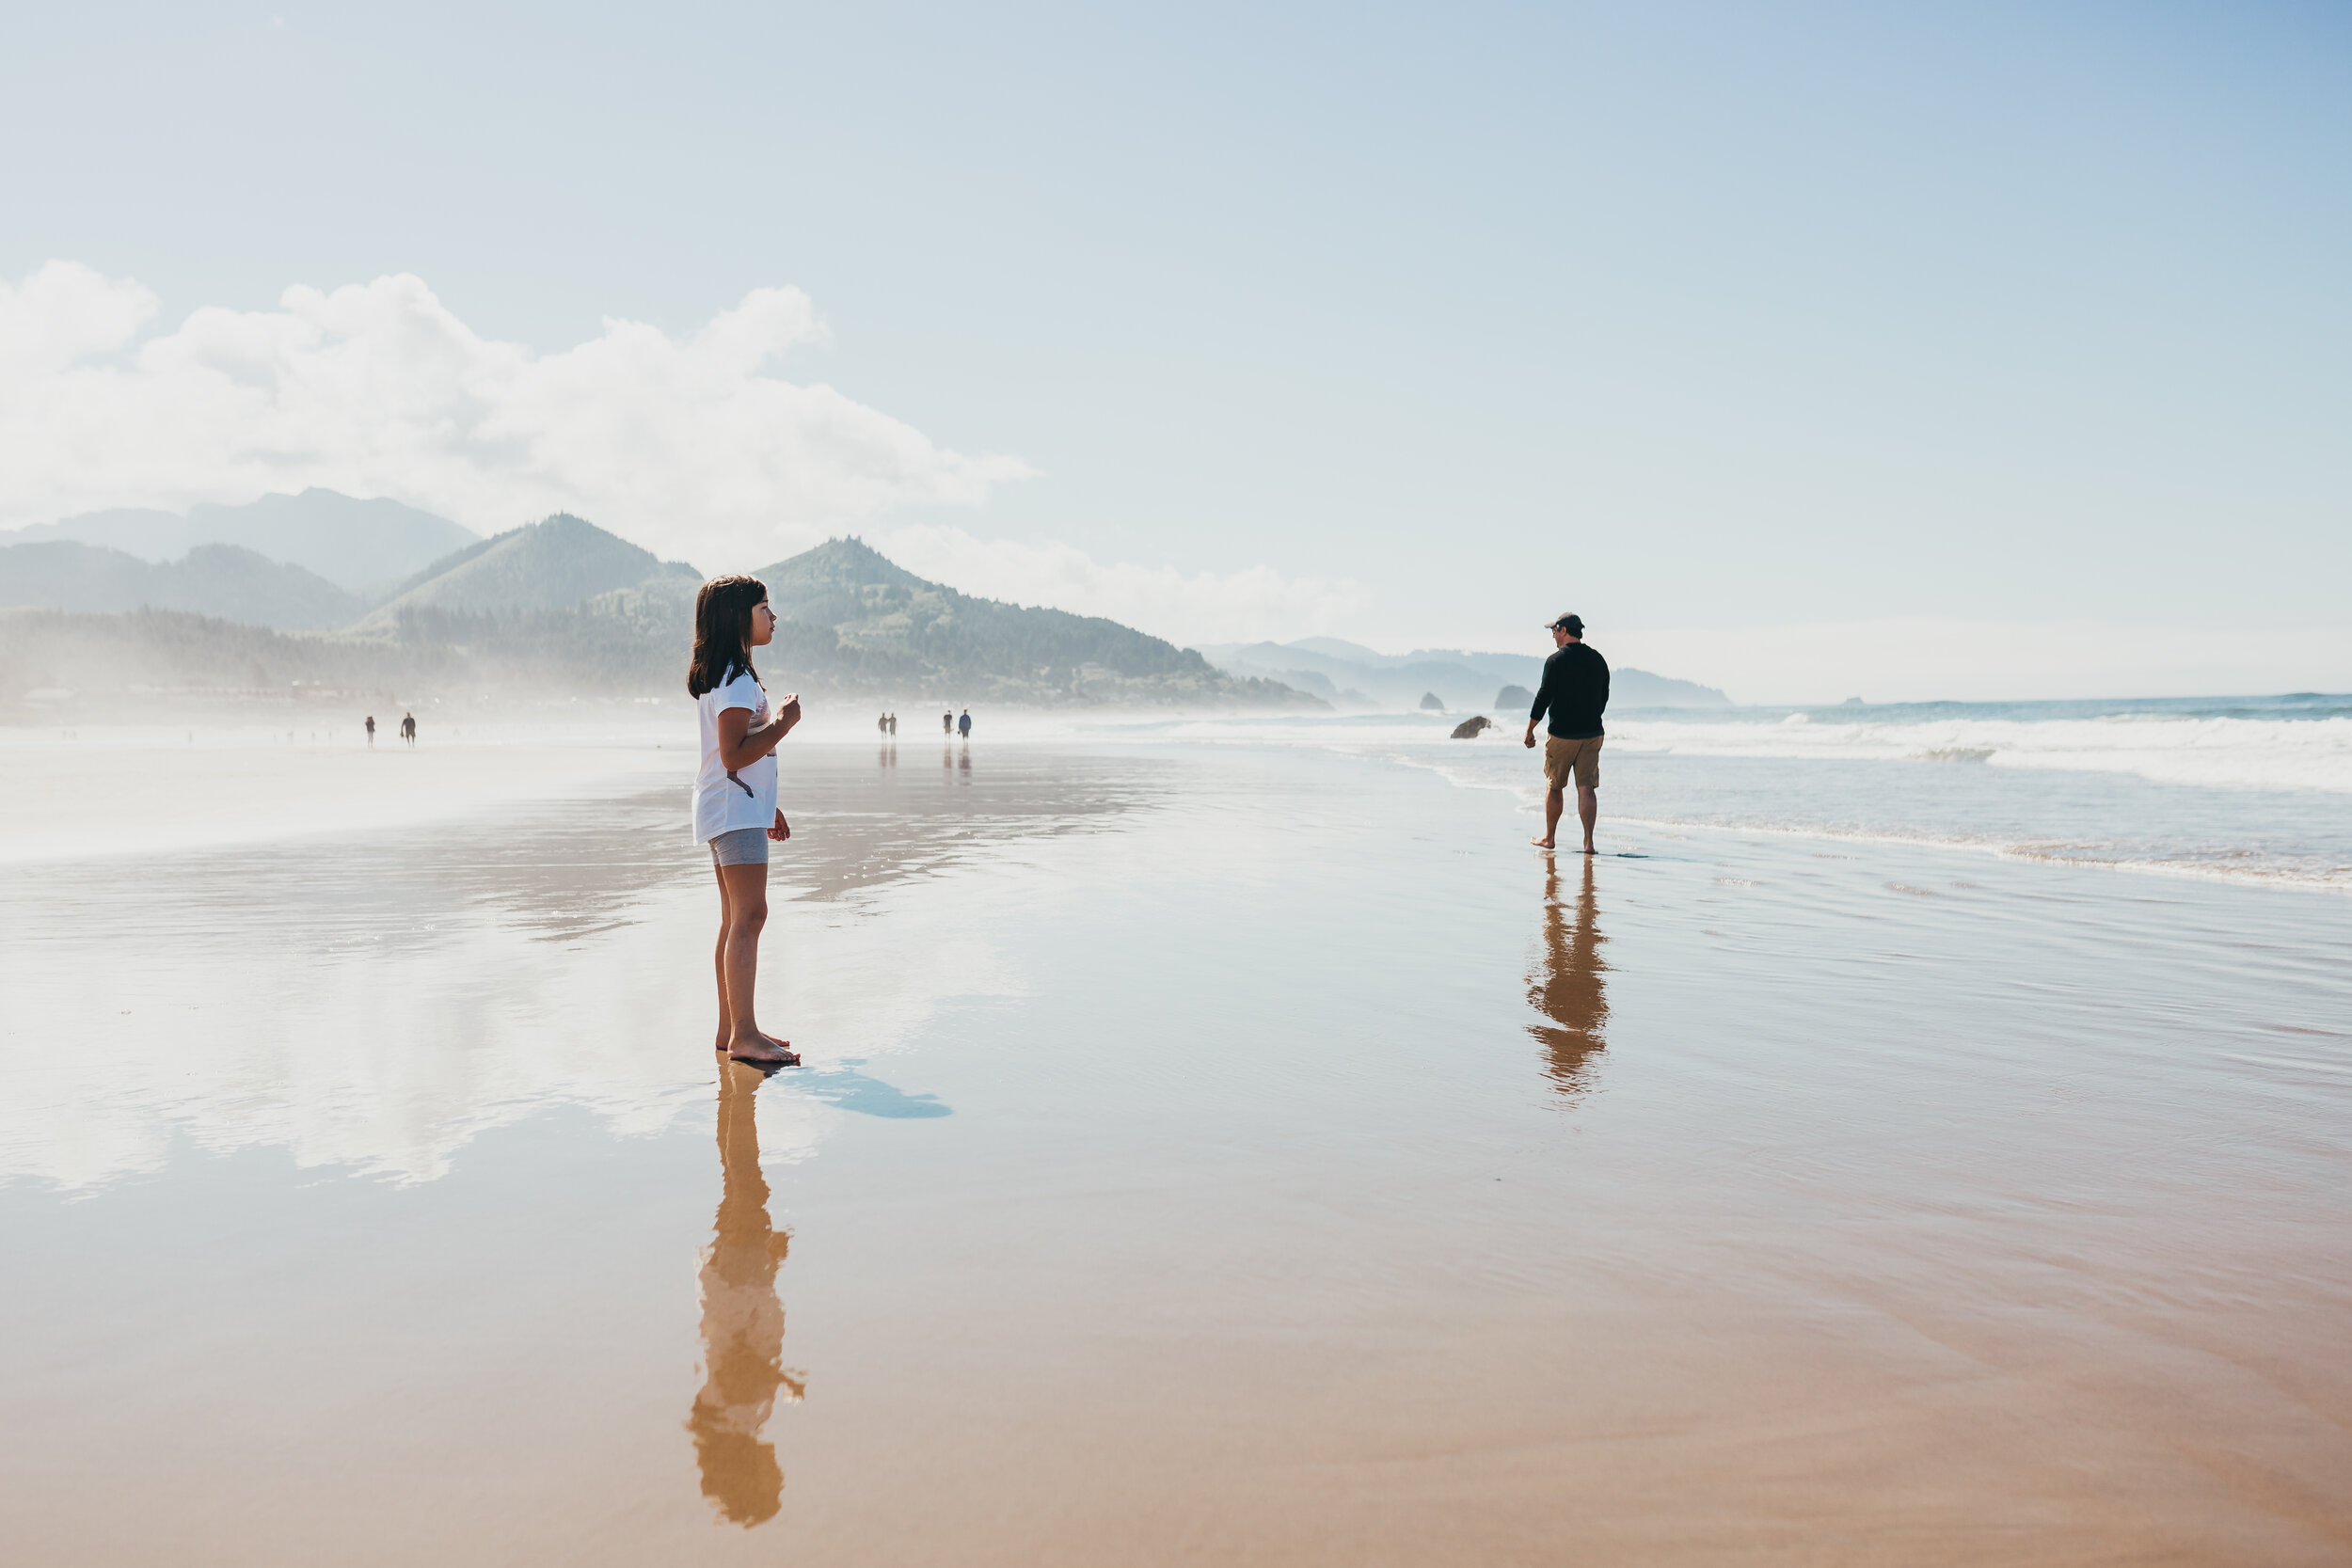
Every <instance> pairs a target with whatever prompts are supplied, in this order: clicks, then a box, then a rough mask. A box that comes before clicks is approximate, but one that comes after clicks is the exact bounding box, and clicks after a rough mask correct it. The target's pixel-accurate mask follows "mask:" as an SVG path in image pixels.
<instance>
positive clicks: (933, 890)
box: [0, 738, 2352, 1564]
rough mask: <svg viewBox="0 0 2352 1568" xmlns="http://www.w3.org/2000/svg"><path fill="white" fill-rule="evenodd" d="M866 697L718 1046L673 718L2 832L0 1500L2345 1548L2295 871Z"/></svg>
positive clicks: (202, 1525)
mask: <svg viewBox="0 0 2352 1568" xmlns="http://www.w3.org/2000/svg"><path fill="white" fill-rule="evenodd" d="M893 755H894V753H893V752H892V751H891V750H889V749H885V748H882V747H880V746H877V745H874V744H870V743H869V744H866V745H862V746H856V747H849V746H826V747H812V748H808V749H806V750H804V751H803V752H801V753H800V754H798V755H797V756H796V757H795V758H794V759H793V762H792V766H791V767H790V768H788V770H787V783H786V798H787V809H788V810H789V811H790V812H791V814H792V816H793V821H794V827H795V832H796V836H795V838H794V840H793V843H792V845H791V846H790V847H789V848H788V849H787V850H786V851H784V853H783V855H782V857H781V858H780V860H779V862H778V865H777V872H776V879H777V888H776V891H777V894H778V904H777V909H776V914H775V917H774V919H773V921H772V923H771V927H770V933H769V938H768V943H767V949H766V951H767V959H766V965H767V974H766V977H765V980H764V984H763V1001H762V1016H763V1022H767V1023H768V1024H769V1026H770V1027H771V1028H772V1029H776V1030H777V1031H778V1032H781V1033H788V1034H790V1035H791V1036H792V1037H793V1038H794V1040H795V1042H796V1044H797V1045H798V1046H799V1048H800V1049H802V1050H803V1052H804V1053H805V1054H806V1056H807V1060H808V1063H809V1066H808V1068H807V1069H804V1070H803V1071H801V1072H797V1073H786V1074H780V1075H778V1076H777V1077H775V1078H773V1079H771V1080H767V1081H765V1082H763V1081H761V1080H760V1079H758V1078H757V1077H756V1075H755V1074H752V1073H750V1072H748V1071H747V1070H744V1069H728V1070H727V1071H726V1072H724V1073H723V1072H722V1071H721V1069H720V1068H719V1066H718V1065H717V1063H716V1062H715V1061H714V1059H713V1057H712V1055H711V1053H710V1051H709V1037H710V1027H711V1013H712V1006H711V1002H710V998H709V997H708V995H707V991H708V990H709V986H710V982H709V941H710V932H711V928H712V926H713V920H714V916H713V911H712V909H711V907H710V906H711V905H712V903H713V897H712V895H711V893H710V889H709V885H708V884H709V880H710V874H709V871H708V869H707V861H701V860H698V859H697V857H696V852H695V851H693V850H692V849H691V847H688V846H686V845H685V844H684V843H683V842H682V840H683V837H684V835H683V833H682V832H680V831H679V829H678V827H677V823H678V821H679V817H680V808H679V804H678V797H677V793H676V790H675V785H673V784H668V783H666V782H664V783H659V784H658V785H657V786H656V787H637V788H634V789H633V791H622V792H620V793H618V794H615V795H609V796H607V797H605V798H599V799H590V800H559V801H543V802H540V803H539V804H537V805H535V806H533V807H531V808H529V809H528V810H526V809H524V808H521V807H516V806H496V805H493V804H485V805H482V806H481V807H480V809H478V810H477V811H476V812H475V813H474V815H473V816H469V817H468V818H465V819H462V820H459V821H443V822H439V823H418V822H413V821H412V822H411V823H409V824H408V825H407V826H405V828H402V829H400V830H398V831H389V830H385V831H374V830H367V831H351V832H342V833H339V834H337V835H334V836H332V837H325V836H314V837H310V838H303V839H291V840H287V841H285V842H283V843H281V844H277V845H273V846H271V847H270V848H269V850H268V852H267V853H262V852H259V851H257V850H255V849H253V848H252V847H210V848H203V847H199V848H194V849H190V850H188V851H185V852H182V853H174V854H159V855H156V856H154V857H152V858H151V859H149V860H148V861H146V862H145V863H144V864H143V865H142V867H141V875H139V876H136V877H133V876H128V875H126V874H125V872H126V869H127V868H126V867H125V866H123V865H122V864H121V863H119V862H114V863H104V864H99V863H85V862H79V861H76V860H74V859H72V857H64V858H58V857H55V856H53V857H50V858H45V859H42V860H40V861H39V862H25V863H15V864H11V865H9V866H8V867H7V868H6V877H5V880H4V881H0V923H4V924H0V990H4V991H5V996H6V1001H5V1004H0V1028H4V1029H5V1034H4V1035H0V1182H5V1184H0V1235H5V1237H6V1239H7V1241H8V1243H9V1250H10V1255H11V1256H12V1257H14V1258H16V1259H20V1260H21V1265H20V1267H18V1268H15V1269H11V1270H10V1271H9V1272H8V1278H7V1279H6V1281H5V1282H0V1476H5V1481H6V1484H5V1485H0V1540H4V1541H7V1542H8V1543H9V1544H10V1545H11V1554H10V1555H11V1556H12V1557H16V1558H18V1559H19V1560H26V1561H39V1562H43V1563H80V1562H90V1563H102V1562H103V1563H120V1562H141V1561H156V1560H169V1561H174V1562H183V1563H213V1562H217V1563H256V1562H277V1561H289V1562H291V1561H311V1560H320V1559H322V1558H325V1559H327V1560H337V1561H344V1562H361V1563H374V1562H383V1563H394V1562H400V1563H405V1562H414V1561H420V1560H435V1561H445V1562H458V1563H470V1562H485V1563H487V1562H520V1561H553V1560H562V1561H567V1562H590V1563H600V1562H612V1563H640V1562H647V1561H677V1562H702V1561H711V1562H733V1561H772V1560H779V1559H787V1560H793V1561H797V1562H803V1563H842V1564H853V1563H854V1564H873V1563H894V1562H904V1563H934V1562H940V1561H956V1562H962V1563H1000V1562H1001V1563H1008V1564H1010V1563H1072V1564H1077V1563H1089V1564H1096V1563H1124V1562H1134V1563H1167V1562H1193V1561H1198V1562H1219V1563H1225V1562H1264V1563H1332V1564H1339V1563H1364V1562H1375V1563H1399V1564H1404V1563H1413V1564H1422V1563H1428V1562H1433V1561H1462V1562H1482V1563H1483V1562H1502V1563H1513V1562H1528V1563H1551V1562H1567V1561H1592V1562H1612V1563H1645V1562H1660V1563H1681V1562H1693V1563H1700V1562H1704V1563H1712V1562H1742V1563H1744V1562H1788V1563H1839V1562H1856V1563H1860V1562H1873V1563H1875V1562H1903V1563H1937V1562H1969V1563H1977V1562H1983V1563H1994V1562H1997V1563H2045V1562H2046V1563H2063V1562H2133V1563H2141V1562H2182V1563H2207V1562H2214V1563H2218V1562H2245V1563H2326V1562H2342V1561H2344V1560H2347V1558H2352V1430H2348V1429H2352V1361H2348V1360H2347V1358H2346V1357H2345V1356H2344V1354H2343V1346H2344V1343H2345V1342H2346V1340H2347V1337H2348V1334H2352V1248H2347V1247H2346V1246H2345V1245H2344V1237H2345V1236H2346V1235H2352V1183H2347V1182H2346V1180H2345V1177H2346V1175H2347V1169H2348V1167H2352V1115H2347V1113H2348V1112H2352V1023H2347V1022H2346V1021H2347V1020H2352V907H2347V906H2345V905H2344V901H2343V900H2342V899H2341V898H2340V897H2336V896H2333V895H2325V894H2300V893H2292V892H2279V891H2268V890H2246V889H2238V888H2232V887H2226V886H2209V885H2201V884H2196V883H2186V882H2182V883H2173V882H2168V881H2162V880H2159V879H2132V878H2130V877H2127V876H2122V875H2118V874H2116V873H2113V872H2108V871H2103V870H2093V869H2081V868H2072V867H2064V866H2050V865H2032V864H2009V863H1998V862H1989V861H1986V860H1984V859H1982V858H1980V857H1971V858H1963V857H1959V856H1955V855H1952V854H1949V853H1945V852H1937V851H1932V850H1928V849H1910V848H1905V847H1899V846H1884V847H1858V846H1854V845H1851V844H1837V843H1830V842H1825V841H1808V840H1804V839H1801V838H1796V837H1791V836H1788V835H1773V836H1769V837H1757V838H1755V839H1748V838H1743V837H1741V836H1740V835H1739V834H1737V833H1695V834H1691V835H1674V834H1670V833H1667V832H1661V831H1658V830H1654V829H1643V830H1637V831H1627V832H1616V831H1613V830H1612V829H1611V828H1610V826H1609V825H1608V823H1607V821H1606V819H1604V828H1603V835H1602V836H1603V843H1604V847H1605V848H1608V849H1611V850H1613V851H1614V852H1613V853H1611V854H1609V855H1606V856H1604V857H1603V858H1602V859H1600V860H1599V861H1598V862H1597V863H1591V864H1587V863H1583V862H1582V861H1581V859H1579V858H1577V857H1569V856H1564V857H1560V858H1559V859H1558V861H1557V862H1556V863H1548V862H1547V860H1546V858H1545V857H1543V856H1541V855H1539V854H1537V853H1535V852H1534V851H1531V850H1528V849H1526V848H1525V847H1524V841H1525V838H1526V836H1527V834H1526V822H1527V817H1526V816H1525V811H1524V804H1525V803H1524V802H1513V801H1511V800H1507V799H1504V798H1502V797H1501V796H1499V795H1495V794H1493V793H1491V792H1486V791H1477V790H1464V789H1458V788H1454V787H1452V786H1450V785H1448V784H1445V783H1444V782H1443V781H1441V780H1439V779H1438V778H1436V777H1434V776H1432V775H1431V774H1429V773H1427V772H1425V771H1421V770H1416V769H1413V768H1397V767H1382V766H1378V765H1371V764H1366V763H1363V762H1361V761H1357V760H1350V759H1345V758H1341V757H1336V756H1331V755H1324V754H1317V753H1311V752H1284V751H1280V750H1277V749H1270V748H1269V749H1254V748H1248V747H1232V748H1222V749H1217V750H1215V751H1210V750H1205V749H1190V750H1187V749H1185V748H1182V747H1166V748H1152V747H1103V748H1098V749H1095V750H1093V751H1088V750H1086V749H1084V748H1081V747H1077V746H1075V745H1069V746H1062V747H1058V748H1048V747H1021V746H1003V747H998V748H995V749H993V750H992V749H989V748H987V747H984V746H974V747H972V748H970V749H969V750H968V751H967V750H966V749H965V748H963V747H961V746H952V747H950V746H943V745H940V744H937V743H930V742H921V741H915V742H909V741H908V740H906V739H904V738H902V739H901V740H900V742H899V744H898V747H897V748H896V751H895V761H894V760H893ZM967 762H968V766H966V764H967ZM488 799H489V797H488V796H487V795H485V797H484V800H488Z"/></svg>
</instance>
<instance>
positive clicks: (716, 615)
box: [686, 577, 801, 1067]
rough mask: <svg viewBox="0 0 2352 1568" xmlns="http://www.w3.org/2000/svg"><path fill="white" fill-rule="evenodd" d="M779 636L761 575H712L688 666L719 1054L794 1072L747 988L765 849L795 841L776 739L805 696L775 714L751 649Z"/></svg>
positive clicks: (786, 1048) (763, 912)
mask: <svg viewBox="0 0 2352 1568" xmlns="http://www.w3.org/2000/svg"><path fill="white" fill-rule="evenodd" d="M775 635H776V612H775V611H774V610H771V609H769V608H768V588H767V585H766V584H765V583H763V582H761V581H760V580H759V579H758V578H744V577H730V578H711V579H710V580H709V581H708V582H706V583H704V584H703V586H702V592H701V593H699V594H695V595H694V660H693V663H692V665H691V667H690V668H689V669H688V670H687V673H686V690H687V694H688V695H690V696H691V697H692V698H693V699H694V700H695V702H696V703H698V704H699V705H701V709H702V744H703V760H702V771H701V772H700V773H698V774H697V775H696V776H695V779H694V842H696V843H697V844H707V845H709V846H710V863H711V864H712V865H713V866H715V867H716V868H717V870H718V874H719V951H718V959H717V967H718V973H719V1049H720V1050H721V1051H723V1052H725V1053H727V1054H728V1055H729V1056H732V1057H733V1058H735V1059H736V1060H737V1061H739V1062H750V1063H753V1064H755V1065H756V1066H759V1067H798V1066H799V1065H800V1062H801V1058H800V1057H799V1056H798V1055H796V1054H795V1053H793V1052H792V1051H791V1050H790V1045H791V1042H790V1041H789V1040H780V1039H777V1038H775V1037H773V1036H771V1035H763V1034H761V1033H760V1032H759V1025H758V1023H757V1022H755V1021H754V1019H753V1016H752V990H753V988H754V984H755V981H756V980H757V978H758V975H759V933H760V928H761V927H764V926H766V925H767V924H768V844H769V841H770V840H771V839H772V840H774V841H775V842H777V843H779V844H781V843H783V842H784V841H785V840H786V839H787V838H790V837H791V836H792V830H791V829H790V828H788V827H787V826H786V825H785V821H784V813H783V812H782V811H780V810H778V809H777V807H776V759H775V756H774V754H773V753H774V752H775V749H776V742H777V741H779V740H782V739H783V738H784V737H785V736H786V735H787V734H788V733H790V731H791V728H792V726H793V725H795V724H797V723H799V722H800V721H801V699H800V698H799V696H798V695H787V697H786V698H785V699H784V702H783V704H782V705H779V706H777V707H776V708H774V709H772V710H771V708H770V707H769V705H768V693H767V691H766V690H765V689H762V688H761V686H760V684H759V673H758V672H757V671H755V670H754V669H753V668H752V650H753V649H754V648H764V647H766V646H767V645H768V643H769V641H771V640H772V639H773V638H774V637H775Z"/></svg>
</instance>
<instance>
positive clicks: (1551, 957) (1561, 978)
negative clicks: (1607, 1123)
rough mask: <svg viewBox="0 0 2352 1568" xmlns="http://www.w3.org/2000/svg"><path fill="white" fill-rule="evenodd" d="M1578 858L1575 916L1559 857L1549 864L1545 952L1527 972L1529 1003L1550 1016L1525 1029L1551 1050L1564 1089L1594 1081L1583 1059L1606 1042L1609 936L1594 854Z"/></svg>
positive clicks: (1552, 1067)
mask: <svg viewBox="0 0 2352 1568" xmlns="http://www.w3.org/2000/svg"><path fill="white" fill-rule="evenodd" d="M1547 858H1548V859H1549V857H1547ZM1577 859H1579V860H1580V861H1581V862H1582V863H1583V866H1584V880H1583V886H1582V888H1581V890H1580V891H1579V893H1578V894H1577V899H1576V917H1575V919H1574V921H1573V922H1571V921H1570V919H1569V918H1568V911H1567V908H1566V906H1565V904H1563V903H1562V901H1561V896H1560V891H1561V890H1560V865H1559V863H1558V861H1557V860H1553V861H1552V862H1551V863H1550V864H1549V866H1548V867H1547V868H1546V872H1545V876H1544V946H1543V952H1542V954H1541V955H1540V957H1539V958H1537V961H1536V967H1535V969H1534V971H1533V972H1531V973H1530V974H1528V976H1527V1000H1528V1004H1529V1006H1533V1007H1534V1009H1535V1010H1536V1011H1537V1012H1539V1013H1542V1014H1543V1015H1544V1016H1545V1017H1546V1018H1548V1019H1549V1020H1550V1021H1551V1022H1549V1023H1548V1024H1545V1023H1531V1024H1529V1025H1528V1026H1527V1032H1528V1033H1529V1034H1531V1035H1533V1036H1534V1037H1536V1038H1537V1039H1538V1040H1541V1041H1542V1042H1543V1043H1544V1046H1545V1047H1546V1049H1547V1050H1549V1052H1550V1054H1551V1060H1550V1061H1549V1064H1547V1066H1546V1067H1545V1071H1547V1072H1548V1073H1549V1074H1550V1076H1551V1079H1552V1081H1553V1083H1554V1084H1555V1085H1558V1087H1559V1089H1560V1092H1561V1093H1563V1094H1581V1093H1583V1092H1584V1090H1585V1089H1586V1088H1588V1087H1590V1085H1589V1084H1587V1083H1586V1082H1585V1081H1584V1077H1583V1074H1584V1059H1585V1058H1586V1057H1588V1056H1590V1055H1591V1054H1592V1053H1594V1052H1596V1051H1598V1050H1600V1049H1601V1048H1602V1047H1603V1046H1605V1045H1606V1044H1608V1041H1607V1039H1606V1038H1605V1037H1604V1036H1605V1035H1606V1034H1607V1031H1608V1027H1609V982H1608V979H1607V975H1608V974H1609V966H1608V965H1607V964H1606V963H1603V962H1602V961H1601V957H1600V947H1601V943H1602V942H1606V941H1608V940H1609V939H1608V938H1606V937H1604V936H1602V935H1601V934H1600V927H1599V924H1598V915H1599V911H1598V900H1597V899H1596V898H1595V896H1594V894H1593V861H1592V857H1591V856H1589V855H1580V856H1578V857H1577Z"/></svg>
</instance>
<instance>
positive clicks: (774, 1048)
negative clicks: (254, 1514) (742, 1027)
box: [727, 1035, 801, 1067]
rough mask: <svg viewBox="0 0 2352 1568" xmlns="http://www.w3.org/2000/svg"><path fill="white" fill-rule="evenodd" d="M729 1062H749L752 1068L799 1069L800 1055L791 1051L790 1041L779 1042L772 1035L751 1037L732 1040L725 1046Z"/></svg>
mask: <svg viewBox="0 0 2352 1568" xmlns="http://www.w3.org/2000/svg"><path fill="white" fill-rule="evenodd" d="M727 1058H728V1060H730V1061H737V1062H749V1063H751V1064H752V1065H753V1066H754V1067H799V1066H800V1065H801V1056H800V1053H799V1052H797V1051H794V1050H793V1049H792V1042H791V1041H790V1040H780V1039H778V1038H776V1037H774V1036H773V1035H751V1036H747V1037H744V1038H742V1039H738V1040H732V1041H729V1042H728V1045H727Z"/></svg>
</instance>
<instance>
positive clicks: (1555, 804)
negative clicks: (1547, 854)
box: [1528, 789, 1583, 849]
mask: <svg viewBox="0 0 2352 1568" xmlns="http://www.w3.org/2000/svg"><path fill="white" fill-rule="evenodd" d="M1566 804H1567V801H1566V800H1563V799H1562V798H1561V793H1560V791H1558V790H1556V789H1548V790H1546V791H1544V836H1543V837H1541V838H1537V839H1530V840H1529V841H1528V842H1529V843H1531V844H1533V845H1534V846H1535V847H1537V848H1538V849H1555V848H1558V847H1559V838H1560V813H1561V810H1562V809H1563V808H1564V807H1565V806H1566ZM1577 804H1578V806H1579V807H1580V808H1581V807H1582V805H1583V801H1582V800H1581V799H1580V800H1578V802H1577Z"/></svg>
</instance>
